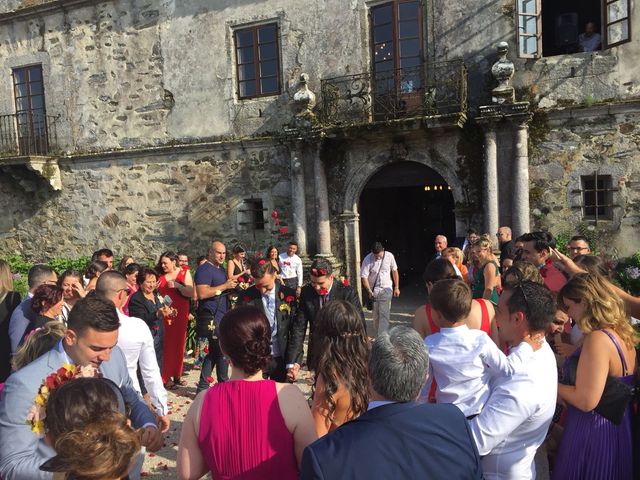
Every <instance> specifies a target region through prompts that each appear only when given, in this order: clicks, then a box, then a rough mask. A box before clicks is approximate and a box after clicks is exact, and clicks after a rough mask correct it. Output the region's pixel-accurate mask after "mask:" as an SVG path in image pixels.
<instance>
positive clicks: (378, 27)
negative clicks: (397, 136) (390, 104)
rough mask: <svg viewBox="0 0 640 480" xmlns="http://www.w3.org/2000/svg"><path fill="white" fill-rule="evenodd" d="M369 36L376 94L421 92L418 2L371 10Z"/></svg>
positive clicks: (400, 0) (398, 2)
mask: <svg viewBox="0 0 640 480" xmlns="http://www.w3.org/2000/svg"><path fill="white" fill-rule="evenodd" d="M371 36H372V52H371V53H372V55H371V58H372V60H373V74H374V79H375V83H376V93H378V94H382V93H391V92H399V93H411V92H413V91H416V90H418V89H420V88H421V87H422V76H421V75H420V74H419V73H418V72H419V70H420V69H421V68H422V64H423V50H422V8H421V2H420V1H416V0H396V1H394V2H389V3H385V4H383V5H378V6H375V7H372V8H371Z"/></svg>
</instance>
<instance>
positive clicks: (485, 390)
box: [423, 279, 541, 418]
mask: <svg viewBox="0 0 640 480" xmlns="http://www.w3.org/2000/svg"><path fill="white" fill-rule="evenodd" d="M471 298H472V297H471V289H469V287H468V286H467V284H466V283H464V281H462V280H460V279H445V280H440V281H438V282H436V283H435V284H434V285H433V288H432V289H431V291H430V292H429V302H430V305H431V315H432V318H433V321H434V322H435V324H436V325H438V326H439V327H440V331H439V332H437V333H433V334H431V335H429V336H428V337H427V338H425V340H424V344H425V345H426V347H427V350H428V351H429V360H430V362H429V379H430V380H432V379H435V381H436V383H437V389H436V400H437V402H438V403H452V404H454V405H455V406H456V407H458V408H459V409H460V410H461V411H462V413H464V415H465V417H467V418H469V417H474V416H476V415H477V414H479V413H480V411H481V410H482V407H483V406H484V405H485V403H486V402H487V400H488V399H489V395H490V390H489V384H490V381H491V379H492V378H495V377H496V376H500V375H502V376H507V377H508V376H511V375H513V374H514V373H517V372H519V371H522V370H523V369H525V368H526V365H527V363H528V361H529V360H530V359H531V357H532V354H533V351H534V350H537V349H538V348H540V345H541V344H540V343H539V342H534V341H533V340H532V339H531V337H526V338H525V342H527V343H526V344H524V345H522V346H521V348H519V349H517V350H515V351H514V352H513V353H512V354H511V355H509V356H508V357H507V356H506V355H505V354H504V353H503V352H502V351H501V350H500V349H499V348H498V346H497V345H496V344H495V343H494V342H493V340H491V338H490V337H489V335H487V334H486V333H485V332H483V331H482V330H475V329H473V330H472V329H470V328H469V327H468V326H467V318H468V317H469V313H470V312H471V303H472V300H471ZM527 344H528V346H527ZM534 347H535V348H534ZM430 387H431V382H430V381H428V382H427V385H426V388H425V389H424V390H423V397H426V396H427V394H428V392H429V390H430Z"/></svg>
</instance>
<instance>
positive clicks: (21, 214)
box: [0, 0, 640, 278]
mask: <svg viewBox="0 0 640 480" xmlns="http://www.w3.org/2000/svg"><path fill="white" fill-rule="evenodd" d="M600 1H601V0H587V2H586V3H594V2H595V3H598V4H599V3H600ZM602 1H604V0H602ZM563 2H564V4H566V6H565V7H566V8H565V10H567V11H570V12H571V11H573V10H572V9H573V8H574V7H575V10H576V11H580V8H578V7H579V6H574V5H572V0H563ZM561 3H562V2H561ZM574 3H576V2H574ZM610 4H611V2H608V3H607V5H609V10H606V9H605V10H606V13H605V14H602V13H601V14H600V15H601V17H602V15H604V16H605V17H606V18H599V19H593V18H589V20H594V21H595V23H597V24H598V25H597V27H598V28H597V29H598V30H599V31H601V32H602V33H603V47H604V49H601V50H598V51H595V52H581V53H574V50H575V47H574V46H572V45H574V44H571V43H567V42H571V41H572V40H571V38H570V37H571V35H572V32H573V30H572V29H571V28H573V27H571V25H569V27H567V26H566V25H565V26H564V27H562V28H560V29H558V28H557V25H556V28H555V29H553V26H554V23H553V21H554V18H555V21H556V23H557V22H559V21H560V20H558V19H559V18H560V19H561V20H562V19H564V20H562V21H565V20H567V19H568V21H569V23H571V21H573V25H574V26H576V25H575V24H576V21H577V22H579V25H577V27H579V28H580V29H582V26H583V25H582V23H584V21H585V19H586V18H587V17H584V18H581V17H579V16H576V15H578V14H575V15H573V16H572V15H569V16H568V17H567V16H566V15H565V13H564V11H560V10H558V8H559V7H558V6H557V5H558V2H555V3H553V5H555V6H552V2H551V0H525V1H523V2H515V1H514V0H504V1H500V0H497V1H487V0H469V1H465V2H457V3H455V2H453V3H452V2H448V3H446V4H445V3H443V2H436V1H435V0H394V1H389V0H387V1H384V0H382V1H365V0H349V1H344V0H324V1H316V2H296V1H291V0H268V1H263V2H254V1H248V0H233V1H232V0H223V1H218V2H210V1H205V0H180V1H177V0H163V1H160V0H145V1H141V0H110V1H89V0H58V1H46V0H9V1H6V2H2V5H0V71H1V72H2V74H1V75H0V155H2V156H1V157H0V208H1V209H2V211H3V212H4V214H3V215H2V216H1V217H0V251H1V252H3V254H2V255H9V254H13V253H23V254H26V255H28V256H31V257H39V258H45V257H50V256H72V257H73V256H78V255H83V254H84V255H86V254H89V253H90V252H91V251H93V250H94V249H95V248H98V247H101V246H104V245H109V246H111V247H113V248H114V249H115V250H116V252H117V254H124V253H128V254H132V255H134V256H136V257H137V258H138V257H141V258H149V259H151V258H152V257H154V256H155V255H157V254H158V253H159V252H160V251H162V250H165V249H168V248H171V249H181V250H186V251H188V252H189V253H190V254H192V255H197V254H201V253H203V252H204V251H205V249H206V247H207V245H208V243H209V242H210V241H211V239H212V238H221V239H223V240H224V241H226V242H227V244H228V245H232V244H234V243H235V242H242V243H243V244H245V245H246V247H247V249H249V250H263V249H264V248H266V246H267V245H268V244H270V243H275V244H277V245H278V246H279V247H280V248H281V249H282V248H284V247H285V244H286V242H287V241H288V240H289V239H292V238H295V239H296V240H297V241H298V242H299V243H300V244H301V245H300V246H301V250H302V251H303V253H305V254H308V255H309V256H313V255H317V254H320V255H326V256H331V257H334V258H336V259H337V260H338V261H340V262H341V263H342V264H344V271H345V272H346V274H347V275H349V276H350V277H352V278H353V277H356V276H357V275H358V272H359V262H360V260H361V258H362V257H363V256H364V254H365V253H366V251H367V250H368V246H369V244H370V242H371V241H373V240H376V239H377V240H383V241H384V242H385V243H386V244H387V246H388V248H389V249H390V250H392V251H394V253H395V254H396V257H397V258H398V259H399V262H400V268H401V271H404V272H411V271H413V273H417V272H418V271H419V270H421V269H422V268H423V266H424V263H425V262H426V260H427V259H428V258H429V256H430V253H431V251H430V249H431V248H432V238H433V236H434V235H435V234H436V233H446V234H447V235H448V236H449V237H461V236H464V233H465V231H466V229H467V228H469V227H476V228H479V229H482V230H484V231H487V232H489V233H495V232H494V229H495V228H497V226H498V225H499V224H509V225H512V226H514V229H515V230H516V232H517V233H522V232H524V231H525V230H528V229H529V228H545V229H549V230H550V231H552V232H553V233H560V232H566V231H571V230H576V229H582V228H593V229H597V231H598V232H600V233H601V235H602V237H603V238H605V239H606V241H607V244H608V245H609V246H610V247H611V248H615V249H617V251H618V253H620V254H628V253H630V252H632V251H635V250H637V249H638V248H639V247H640V242H639V241H638V240H637V236H636V235H635V231H636V228H637V225H638V221H639V217H640V207H639V206H640V203H639V202H638V198H637V197H638V196H639V192H640V190H639V189H638V182H639V181H640V162H639V161H638V160H639V156H640V153H639V146H638V142H639V141H640V129H639V128H640V127H637V121H636V120H637V116H638V115H639V110H638V105H639V103H638V96H639V91H640V85H639V84H638V78H640V75H639V74H640V71H639V70H640V61H639V60H640V58H639V57H640V49H639V48H638V43H639V41H638V40H636V39H635V38H631V37H630V34H631V32H634V31H638V28H640V15H638V14H637V12H636V11H635V10H636V9H635V3H634V2H633V1H632V0H616V2H614V3H613V4H611V5H610ZM576 5H578V4H577V3H576ZM580 5H582V6H583V7H584V5H583V3H580ZM585 5H586V4H585ZM592 7H593V8H592V10H593V12H596V11H598V12H599V11H601V10H600V9H598V8H595V7H594V6H592ZM611 8H613V10H611ZM536 9H537V10H536ZM585 9H586V10H585ZM582 10H585V11H588V12H590V11H591V10H589V9H588V8H586V7H585V8H582ZM532 12H533V13H532ZM552 15H555V17H554V18H551V16H552ZM562 15H565V16H564V17H563V16H562ZM581 15H582V14H581ZM596 20H597V21H596ZM550 22H551V23H550ZM532 25H534V26H533V27H532ZM549 25H551V27H549ZM562 25H564V24H562ZM518 26H520V28H518ZM570 27H571V28H570ZM625 29H626V30H625ZM551 30H553V32H551ZM566 32H569V34H567V35H568V37H567V35H565V33H566ZM552 33H553V34H555V37H554V36H553V35H552ZM574 33H575V32H574ZM563 35H564V36H563ZM565 37H567V38H565ZM558 39H561V40H562V41H563V42H564V43H563V44H562V45H564V46H563V47H562V48H565V50H562V49H560V50H558V49H559V48H560V47H558V42H559V40H558ZM573 41H574V43H575V38H574V39H573ZM500 42H506V44H507V45H506V48H508V52H507V53H505V54H504V55H506V56H505V60H506V61H507V62H512V64H513V65H512V66H513V70H514V71H515V74H513V76H510V75H507V77H505V78H504V79H502V84H499V82H498V81H497V80H496V76H495V71H494V73H493V74H492V67H493V66H494V64H495V63H496V61H497V60H499V55H498V53H497V51H496V46H497V45H498V44H499V43H500ZM494 70H495V69H494ZM507 70H509V68H507ZM303 74H306V75H303ZM500 85H502V86H500ZM496 87H498V88H497V89H496ZM596 190H598V191H596ZM273 210H276V211H277V212H278V223H279V224H278V225H276V224H275V223H276V222H275V221H274V218H272V216H271V212H272V211H273ZM412 269H413V270H412Z"/></svg>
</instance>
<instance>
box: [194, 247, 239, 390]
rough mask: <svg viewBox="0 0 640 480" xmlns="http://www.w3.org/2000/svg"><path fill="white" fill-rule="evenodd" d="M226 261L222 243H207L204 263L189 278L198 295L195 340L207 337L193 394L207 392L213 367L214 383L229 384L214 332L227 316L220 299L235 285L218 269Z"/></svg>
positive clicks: (225, 365) (226, 366)
mask: <svg viewBox="0 0 640 480" xmlns="http://www.w3.org/2000/svg"><path fill="white" fill-rule="evenodd" d="M226 257H227V249H226V248H225V246H224V243H222V242H220V241H218V240H216V241H214V242H212V243H211V247H209V251H208V253H207V260H206V261H205V262H204V263H202V264H201V265H200V266H198V269H197V270H196V274H195V275H194V277H193V283H194V284H195V285H196V292H197V293H198V311H197V312H196V319H197V322H196V329H197V334H198V337H208V339H209V354H208V355H207V356H206V357H205V360H204V362H203V364H202V370H201V371H200V381H199V382H198V389H197V392H200V391H202V390H206V389H207V388H209V381H208V379H209V378H210V377H211V372H212V370H213V365H215V366H216V377H217V379H218V382H225V381H227V380H229V376H228V370H229V365H228V363H227V361H226V359H225V358H224V355H223V354H222V351H221V350H220V344H219V343H218V336H217V332H216V330H217V328H218V325H219V324H220V320H221V319H222V317H223V316H224V314H225V313H227V309H228V307H229V305H228V298H227V295H223V293H224V292H225V291H226V290H230V289H232V288H235V287H236V285H237V284H238V282H237V281H236V280H234V279H233V278H227V272H226V270H225V269H224V268H223V267H222V264H223V263H224V261H225V259H226Z"/></svg>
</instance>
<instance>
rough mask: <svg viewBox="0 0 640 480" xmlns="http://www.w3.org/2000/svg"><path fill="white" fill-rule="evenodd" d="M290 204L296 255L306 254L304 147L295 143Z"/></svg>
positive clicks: (292, 156) (303, 255) (304, 255)
mask: <svg viewBox="0 0 640 480" xmlns="http://www.w3.org/2000/svg"><path fill="white" fill-rule="evenodd" d="M291 206H292V210H293V238H294V239H295V240H296V242H298V255H299V256H300V257H306V256H307V202H306V197H305V191H304V148H303V146H302V145H301V144H299V145H296V148H295V149H294V151H292V152H291Z"/></svg>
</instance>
